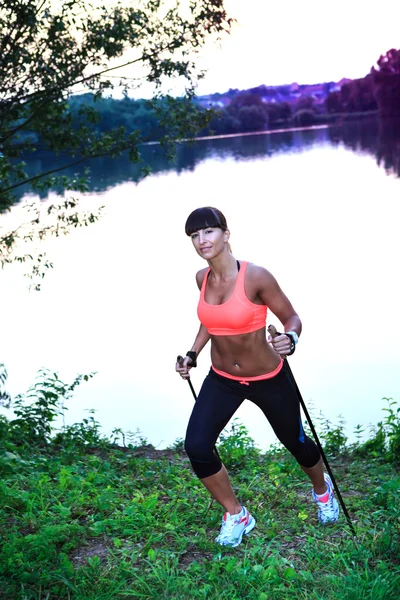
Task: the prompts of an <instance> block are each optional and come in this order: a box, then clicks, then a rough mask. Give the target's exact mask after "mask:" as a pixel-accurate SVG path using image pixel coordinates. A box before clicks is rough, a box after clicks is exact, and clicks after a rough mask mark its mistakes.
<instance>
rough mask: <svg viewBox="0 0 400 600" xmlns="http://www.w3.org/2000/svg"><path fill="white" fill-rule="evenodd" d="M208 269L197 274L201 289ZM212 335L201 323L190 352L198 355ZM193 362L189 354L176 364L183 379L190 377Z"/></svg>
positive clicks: (198, 284)
mask: <svg viewBox="0 0 400 600" xmlns="http://www.w3.org/2000/svg"><path fill="white" fill-rule="evenodd" d="M207 270H208V269H202V270H201V271H199V272H198V273H197V274H196V282H197V286H198V288H199V290H200V289H201V286H202V283H203V279H204V276H205V274H206V272H207ZM210 337H211V336H210V334H209V333H208V329H206V327H204V325H202V324H201V325H200V327H199V331H198V333H197V335H196V338H195V340H194V343H193V346H192V347H191V348H190V352H196V355H197V356H198V355H199V354H200V352H201V351H202V350H203V348H204V346H205V345H206V344H207V342H208V341H209V339H210ZM191 362H192V361H191V359H190V358H189V356H185V357H184V359H183V362H182V363H178V362H177V363H176V365H175V370H176V371H177V372H178V373H179V375H180V376H181V377H182V378H183V379H188V378H189V377H190V375H189V371H190V369H191V368H192V366H191Z"/></svg>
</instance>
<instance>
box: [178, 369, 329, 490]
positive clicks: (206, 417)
mask: <svg viewBox="0 0 400 600" xmlns="http://www.w3.org/2000/svg"><path fill="white" fill-rule="evenodd" d="M245 399H248V400H250V401H251V402H254V404H256V405H257V406H258V407H259V408H261V410H262V411H263V413H264V415H265V416H266V417H267V419H268V421H269V423H270V425H271V427H272V429H273V430H274V432H275V434H276V436H277V437H278V439H279V441H280V442H282V444H283V445H284V446H285V447H286V448H287V449H288V450H289V452H291V454H293V456H294V457H295V459H296V460H297V462H298V463H299V464H300V465H302V466H303V467H314V466H315V465H316V464H317V462H318V460H319V458H320V452H319V450H318V447H317V445H316V444H315V443H314V442H313V440H311V439H310V438H309V437H307V436H306V435H305V433H304V430H303V425H302V422H301V416H300V404H299V399H298V397H297V393H296V390H295V388H294V387H293V384H292V382H291V381H290V379H289V376H288V375H287V373H286V372H285V370H284V369H281V371H280V372H279V373H278V375H276V376H275V377H272V378H271V379H262V380H260V381H252V382H249V384H248V385H244V384H243V383H240V382H239V381H235V380H233V379H228V378H227V377H222V376H221V375H218V374H217V373H215V371H213V369H210V372H209V374H208V375H207V377H206V378H205V380H204V382H203V385H202V388H201V390H200V393H199V396H198V398H197V402H196V403H195V405H194V408H193V412H192V414H191V417H190V420H189V424H188V428H187V432H186V440H185V450H186V452H187V454H188V456H189V458H190V462H191V463H192V467H193V470H194V472H195V473H196V475H197V477H199V478H200V479H203V478H204V477H209V476H210V475H214V474H215V473H218V471H219V470H220V469H221V467H222V463H221V460H220V459H219V457H218V456H217V455H216V453H215V452H214V449H213V448H214V445H215V442H216V441H217V439H218V436H219V434H220V433H221V431H222V430H223V429H224V427H225V426H226V424H227V423H228V421H229V420H230V418H231V417H232V416H233V415H234V413H235V412H236V411H237V409H238V408H239V406H240V405H241V404H242V402H243V400H245Z"/></svg>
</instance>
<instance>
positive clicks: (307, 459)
mask: <svg viewBox="0 0 400 600" xmlns="http://www.w3.org/2000/svg"><path fill="white" fill-rule="evenodd" d="M286 447H287V449H288V450H289V452H290V453H291V454H292V455H293V456H294V458H295V459H296V461H297V462H298V463H299V465H301V466H302V467H307V468H310V467H314V466H315V465H316V464H317V462H318V461H319V459H320V457H321V454H320V451H319V450H318V446H317V445H316V443H315V442H314V441H313V440H312V439H310V438H309V437H307V436H304V440H302V441H300V440H297V441H296V442H295V443H294V444H288V445H287V446H286Z"/></svg>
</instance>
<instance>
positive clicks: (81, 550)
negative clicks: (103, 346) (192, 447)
mask: <svg viewBox="0 0 400 600" xmlns="http://www.w3.org/2000/svg"><path fill="white" fill-rule="evenodd" d="M85 377H86V376H80V378H81V379H79V377H78V378H76V379H75V380H74V381H73V382H72V383H71V384H65V383H63V382H60V380H59V378H58V376H56V375H55V374H53V373H51V372H49V371H45V370H43V371H41V372H40V373H39V375H38V380H37V381H36V383H35V384H34V385H33V386H32V387H31V388H30V390H29V391H28V392H27V394H25V395H24V396H20V398H19V400H18V404H17V409H18V410H19V413H20V414H19V416H18V417H17V420H18V419H22V418H26V420H27V422H28V425H27V426H26V428H22V429H21V431H23V432H24V436H25V439H24V440H22V439H21V438H18V440H19V441H21V443H20V444H19V445H18V446H17V445H16V444H14V446H13V447H11V442H10V437H8V442H7V443H8V447H7V448H6V449H4V451H3V453H2V455H1V457H0V466H1V476H2V477H1V481H0V529H1V531H2V545H1V547H0V591H1V596H2V597H4V598H13V599H15V600H27V599H29V600H43V598H49V600H51V599H52V598H54V599H57V600H113V599H114V598H131V597H132V598H144V599H148V600H152V599H153V598H162V599H163V600H164V599H165V600H187V598H190V599H192V598H193V599H199V600H200V599H202V600H204V599H207V600H211V599H212V600H220V599H225V600H228V599H229V600H231V599H233V600H241V599H242V598H249V599H250V600H269V599H270V598H273V599H274V600H287V599H288V598H289V597H290V598H298V599H299V600H321V598H324V599H326V600H328V599H329V600H331V599H338V600H339V599H341V598H346V600H347V599H349V600H363V599H364V598H368V600H397V597H398V589H399V585H400V569H399V561H400V546H399V544H398V539H399V532H400V520H399V512H398V506H399V502H400V477H399V475H398V474H397V473H396V471H395V467H394V465H393V463H389V462H387V460H389V448H390V447H393V440H394V439H396V435H397V432H398V411H397V410H396V407H395V403H393V401H391V400H389V399H387V407H385V418H384V419H383V421H382V429H383V430H384V431H385V435H387V436H388V438H387V449H385V454H384V456H379V457H378V458H374V456H372V455H368V457H367V460H364V459H362V458H361V459H360V456H359V453H357V452H356V451H355V448H357V447H358V446H359V445H360V444H359V443H356V444H355V445H354V446H355V447H354V448H350V449H349V448H348V449H347V454H346V453H343V449H344V447H343V444H344V443H345V442H344V440H343V439H344V434H343V428H344V423H343V420H342V419H341V420H340V421H339V424H338V425H332V424H331V423H330V422H329V421H327V420H326V419H324V418H323V417H320V418H319V420H320V421H321V420H322V425H321V426H320V429H321V438H322V439H324V441H325V446H326V447H328V445H329V444H331V446H332V452H333V456H332V457H331V458H330V463H331V467H332V469H333V471H334V472H335V477H336V479H337V481H338V484H339V487H340V490H341V492H342V494H343V497H344V499H345V502H346V505H347V507H348V509H349V511H350V514H351V516H352V518H353V519H354V521H355V526H356V529H357V535H358V537H357V540H354V539H353V537H352V536H351V535H350V533H349V531H348V527H347V525H346V523H345V520H344V518H343V516H341V518H340V520H339V522H338V524H337V525H335V526H332V527H326V528H322V527H321V526H319V525H318V523H317V517H316V509H315V506H314V505H313V503H312V501H311V494H310V484H309V482H308V481H307V480H306V479H305V477H304V474H303V473H302V472H301V469H300V468H299V467H298V465H297V463H296V462H295V461H294V460H293V459H292V458H291V457H290V456H288V454H287V453H286V452H282V451H279V450H278V449H277V448H274V449H272V450H271V451H269V452H267V453H265V454H261V453H260V452H259V451H258V450H257V449H256V448H255V445H254V442H253V440H252V439H251V438H250V437H249V434H248V432H247V430H246V428H245V427H244V426H243V425H242V424H241V423H240V422H239V421H238V420H237V419H235V420H234V421H233V423H232V426H231V427H230V429H229V430H227V431H224V433H223V435H222V438H221V443H220V445H219V452H220V453H221V456H222V458H223V460H224V462H225V464H227V466H230V472H231V476H232V483H233V486H234V488H235V489H236V490H237V493H238V497H239V499H240V501H241V502H243V503H246V505H247V506H248V507H249V508H251V511H252V513H253V514H254V515H255V517H256V519H257V527H256V528H255V529H254V531H253V532H252V533H251V534H250V535H249V536H247V537H246V538H245V539H244V540H243V543H242V544H241V545H240V546H239V547H238V548H236V549H230V548H221V547H220V546H217V545H216V544H215V542H214V537H215V535H216V533H217V531H218V527H219V523H220V518H221V512H222V511H221V509H220V507H219V506H217V505H216V504H214V505H213V504H211V505H210V503H209V496H208V494H207V493H206V491H205V490H204V488H203V487H202V485H201V483H200V482H199V481H198V480H197V479H196V477H194V475H193V474H192V472H191V468H190V464H189V461H188V460H187V458H186V457H185V456H184V455H183V454H180V450H182V440H177V441H176V443H175V445H174V451H175V455H174V458H173V459H171V451H170V450H166V451H155V450H154V449H153V451H152V453H151V455H149V457H148V458H145V454H144V453H143V448H142V447H141V445H143V444H144V443H145V442H146V440H144V438H143V437H142V436H141V434H140V432H138V431H137V432H136V433H135V434H129V435H128V434H124V432H123V431H122V430H119V429H118V430H114V432H113V436H112V437H113V441H112V442H110V440H108V441H107V439H106V438H104V437H102V436H101V434H100V430H99V424H98V423H97V422H96V421H95V420H94V418H93V415H92V413H90V417H89V418H88V419H84V420H83V421H82V423H81V424H75V425H74V426H72V427H71V426H70V427H66V428H65V427H63V428H62V429H61V431H60V432H59V433H56V435H55V436H54V435H50V433H51V431H50V430H51V425H52V424H53V425H54V423H55V420H56V418H58V417H59V410H60V408H62V405H63V402H64V399H65V398H68V397H70V395H71V394H72V393H73V391H74V389H75V388H76V386H77V385H79V383H80V382H81V381H82V380H84V379H85ZM87 377H89V376H87ZM28 398H30V401H31V405H30V407H29V406H28V405H27V402H28ZM24 399H25V400H24ZM18 407H19V408H18ZM40 419H43V423H42V424H39V423H38V421H39V420H40ZM12 423H13V422H12V421H10V423H8V422H7V420H6V419H5V418H0V435H1V436H2V438H3V439H4V437H6V438H7V436H9V433H7V431H8V430H9V425H11V430H12V428H13V425H12ZM18 427H21V424H19V425H18ZM357 431H358V432H359V433H358V436H359V438H360V439H361V437H362V434H363V431H362V427H361V426H359V427H358V428H357ZM125 435H126V437H125ZM132 435H136V439H137V441H138V442H139V445H138V446H137V447H136V449H135V448H134V447H133V445H132V444H129V445H128V446H127V445H126V443H125V441H126V440H128V439H130V440H131V441H133V438H132V437H131V436H132ZM18 440H16V441H18ZM28 440H29V443H28ZM117 440H118V441H119V440H122V441H123V442H124V443H123V446H124V447H123V448H119V447H116V446H115V442H116V441H117ZM390 444H392V446H390ZM361 446H362V443H361ZM338 449H339V451H340V460H338V458H339V457H336V454H337V452H338ZM60 450H62V451H60Z"/></svg>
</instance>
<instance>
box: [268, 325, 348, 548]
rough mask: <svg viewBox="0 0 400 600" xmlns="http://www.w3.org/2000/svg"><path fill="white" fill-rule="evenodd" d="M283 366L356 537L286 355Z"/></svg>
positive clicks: (271, 331)
mask: <svg viewBox="0 0 400 600" xmlns="http://www.w3.org/2000/svg"><path fill="white" fill-rule="evenodd" d="M268 332H269V334H270V335H271V337H272V338H275V337H276V336H277V335H284V334H281V333H278V331H277V330H276V328H275V327H274V325H269V327H268ZM283 368H284V369H285V371H286V372H287V374H288V375H289V378H290V380H291V382H292V384H293V385H294V388H295V390H296V393H297V396H298V398H299V401H300V405H301V407H302V409H303V411H304V414H305V417H306V419H307V421H308V424H309V425H310V429H311V431H312V434H313V436H314V439H315V442H316V444H317V446H318V450H319V451H320V453H321V457H322V460H323V461H324V464H325V467H326V470H327V471H328V475H329V477H330V478H331V480H332V483H333V487H334V488H335V492H336V494H337V497H338V499H339V502H340V504H341V507H342V508H343V512H344V514H345V516H346V519H347V522H348V524H349V526H350V529H351V531H352V533H353V535H354V537H357V534H356V531H355V529H354V526H353V523H352V522H351V519H350V515H349V513H348V511H347V508H346V505H345V503H344V501H343V498H342V494H341V493H340V490H339V488H338V485H337V483H336V479H335V478H334V476H333V473H332V471H331V468H330V466H329V463H328V459H327V458H326V456H325V452H324V450H323V448H322V445H321V442H320V441H319V438H318V435H317V432H316V431H315V427H314V425H313V422H312V421H311V417H310V414H309V412H308V410H307V407H306V405H305V402H304V400H303V398H302V396H301V393H300V390H299V387H298V385H297V383H296V380H295V378H294V376H293V373H292V369H291V368H290V365H289V362H288V360H287V357H285V359H284V361H283Z"/></svg>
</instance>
